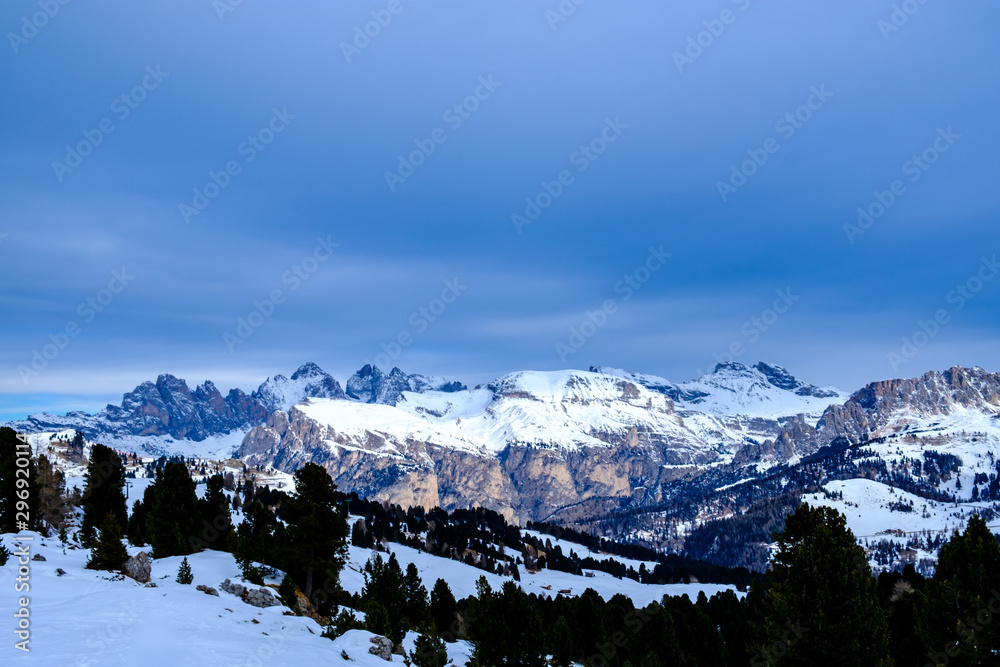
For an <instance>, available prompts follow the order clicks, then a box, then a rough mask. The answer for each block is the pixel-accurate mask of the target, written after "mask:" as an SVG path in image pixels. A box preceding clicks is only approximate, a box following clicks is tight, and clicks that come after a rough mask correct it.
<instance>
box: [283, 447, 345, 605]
mask: <svg viewBox="0 0 1000 667" xmlns="http://www.w3.org/2000/svg"><path fill="white" fill-rule="evenodd" d="M295 489H296V493H295V496H293V497H291V498H286V499H285V500H284V502H283V503H282V518H283V519H285V521H287V523H288V529H287V533H286V535H285V537H286V538H287V539H286V540H283V541H282V545H281V546H282V547H283V548H282V549H281V553H280V566H281V569H283V570H285V571H286V572H288V573H289V574H291V575H292V576H293V578H294V579H295V581H296V583H297V584H298V585H299V588H301V589H302V592H303V594H304V595H305V596H306V597H307V598H309V599H310V600H311V601H313V603H314V604H316V605H317V607H318V608H319V607H331V606H332V604H333V601H332V600H330V598H329V595H327V594H326V593H324V595H323V596H321V597H322V599H319V598H314V596H313V591H314V588H316V584H320V588H322V589H323V590H324V591H329V590H331V589H335V588H336V587H338V586H339V581H340V571H341V569H342V568H343V567H344V560H345V558H346V554H347V537H348V528H347V518H346V517H345V516H344V514H343V512H342V511H341V510H340V507H339V503H338V498H337V493H336V490H337V487H336V485H335V484H334V483H333V480H332V479H330V474H329V473H328V472H327V471H326V469H325V468H322V467H321V466H318V465H316V464H315V463H307V464H305V465H304V466H302V468H300V469H299V470H297V471H296V472H295ZM320 577H321V578H322V579H320ZM324 611H326V610H325V609H320V613H324Z"/></svg>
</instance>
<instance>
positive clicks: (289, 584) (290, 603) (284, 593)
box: [278, 574, 301, 615]
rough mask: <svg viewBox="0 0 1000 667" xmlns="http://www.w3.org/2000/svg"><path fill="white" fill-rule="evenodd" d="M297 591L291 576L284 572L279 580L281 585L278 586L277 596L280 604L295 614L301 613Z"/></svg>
mask: <svg viewBox="0 0 1000 667" xmlns="http://www.w3.org/2000/svg"><path fill="white" fill-rule="evenodd" d="M297 591H298V587H297V586H296V585H295V581H293V580H292V578H291V576H289V575H287V574H286V575H285V576H284V578H283V579H282V580H281V585H280V586H279V587H278V597H279V598H281V602H282V604H284V605H285V606H286V607H288V608H289V609H291V610H292V611H294V612H295V613H296V614H299V615H301V611H300V610H299V599H298V595H297Z"/></svg>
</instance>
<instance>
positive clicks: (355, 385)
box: [347, 364, 466, 405]
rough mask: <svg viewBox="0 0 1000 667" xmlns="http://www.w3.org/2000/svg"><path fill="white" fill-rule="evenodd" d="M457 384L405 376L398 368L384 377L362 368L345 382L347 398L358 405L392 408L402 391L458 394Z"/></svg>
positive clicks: (370, 368) (376, 370)
mask: <svg viewBox="0 0 1000 667" xmlns="http://www.w3.org/2000/svg"><path fill="white" fill-rule="evenodd" d="M465 388H466V386H465V385H464V384H462V383H461V382H449V381H447V380H445V379H444V378H438V377H427V376H425V375H407V374H406V373H404V372H403V371H401V370H400V369H399V368H393V369H392V370H391V371H390V372H389V374H388V375H386V374H385V373H384V372H383V371H382V369H380V368H379V367H378V366H372V365H371V364H365V365H364V366H363V367H362V368H361V370H359V371H358V372H356V373H355V374H354V375H352V376H351V377H350V379H349V380H348V381H347V395H348V396H350V397H351V398H353V399H356V400H359V401H361V402H362V403H378V404H380V405H396V403H397V402H399V400H400V398H402V395H403V392H404V391H409V392H418V393H419V392H424V391H444V392H454V391H462V390H464V389H465Z"/></svg>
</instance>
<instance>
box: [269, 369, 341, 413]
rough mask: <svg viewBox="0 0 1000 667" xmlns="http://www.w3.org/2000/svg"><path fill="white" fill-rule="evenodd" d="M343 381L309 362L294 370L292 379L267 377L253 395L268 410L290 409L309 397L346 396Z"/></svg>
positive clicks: (276, 376)
mask: <svg viewBox="0 0 1000 667" xmlns="http://www.w3.org/2000/svg"><path fill="white" fill-rule="evenodd" d="M344 396H345V394H344V390H343V389H341V388H340V383H339V382H337V381H336V380H334V379H333V376H331V375H330V374H329V373H327V372H326V371H324V370H323V369H322V368H320V367H319V366H317V365H316V364H314V363H312V362H309V363H307V364H303V365H302V366H300V367H299V369H298V370H297V371H295V372H294V373H292V377H291V378H286V377H285V376H284V375H275V376H274V377H273V378H267V380H265V381H264V383H263V384H261V385H260V387H258V388H257V391H255V392H254V393H253V398H255V399H257V401H258V402H260V404H261V405H262V406H264V409H265V410H267V411H268V412H274V411H275V410H285V411H287V410H288V409H289V408H290V407H292V406H293V405H295V404H296V403H298V402H300V401H302V400H303V399H305V398H344Z"/></svg>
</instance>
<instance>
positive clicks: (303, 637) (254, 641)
mask: <svg viewBox="0 0 1000 667" xmlns="http://www.w3.org/2000/svg"><path fill="white" fill-rule="evenodd" d="M19 537H20V538H22V539H19ZM24 537H30V538H31V540H30V542H29V541H28V540H25V539H23V538H24ZM0 539H2V543H3V544H4V545H5V546H6V547H7V548H8V549H10V550H11V551H12V552H16V551H17V550H18V545H22V544H30V545H31V547H30V548H31V553H32V554H34V555H40V556H42V557H43V558H44V559H45V560H44V561H32V562H31V564H30V566H31V591H30V598H31V605H30V609H31V632H32V634H31V643H30V648H31V653H30V655H28V656H24V657H25V658H26V660H25V662H26V663H30V664H37V665H81V666H83V665H136V664H142V665H155V666H159V665H163V666H164V667H167V666H173V665H234V666H237V665H244V666H247V667H251V666H259V665H305V664H310V665H312V664H318V665H326V664H335V665H340V664H344V665H347V664H350V665H360V666H369V667H381V666H382V665H385V664H386V661H385V660H382V659H381V658H379V657H377V656H375V655H371V654H370V653H369V648H370V647H371V646H372V644H371V641H370V639H371V638H372V637H374V635H373V634H372V633H370V632H366V631H363V630H351V631H349V632H347V633H346V634H344V635H343V636H341V637H338V638H337V639H335V640H330V639H327V638H325V637H322V636H321V635H322V632H323V628H322V627H321V626H320V625H319V624H318V623H317V622H316V621H314V620H312V619H310V618H308V617H305V616H294V615H290V614H291V612H290V611H289V610H288V609H287V608H286V607H283V606H274V607H268V608H263V609H261V608H257V607H254V606H250V605H248V604H246V603H244V602H243V601H242V600H241V599H240V598H239V597H237V596H235V595H232V594H230V593H227V592H226V591H224V590H221V588H220V584H221V582H223V581H225V580H226V579H231V580H233V581H238V580H239V578H240V569H239V567H238V565H237V564H236V562H235V560H234V559H233V556H232V554H228V553H222V552H215V551H205V552H202V553H198V554H193V555H191V556H188V557H187V558H188V561H189V563H190V565H191V569H192V574H193V577H194V580H193V582H192V583H191V584H190V585H182V584H178V583H176V581H175V578H176V576H177V571H178V567H179V566H180V562H181V558H180V557H172V558H163V559H157V560H154V561H153V566H152V577H151V583H153V584H155V587H149V586H148V585H142V584H139V583H137V582H135V581H133V580H132V579H128V578H123V577H121V576H120V575H112V574H110V573H108V572H101V571H94V570H87V569H85V567H84V566H85V564H86V561H87V557H88V555H89V552H88V551H86V550H82V549H68V550H66V551H65V553H64V550H63V548H62V547H61V546H60V544H59V540H58V539H54V538H43V537H42V536H41V535H39V534H38V533H28V532H24V533H20V534H19V535H18V536H14V535H9V534H8V535H3V536H2V538H0ZM573 546H574V547H575V548H576V549H577V550H578V551H579V550H581V547H580V546H579V545H573ZM390 547H391V551H392V552H393V553H394V554H395V555H396V557H397V559H398V560H399V562H400V564H401V565H402V566H403V567H404V568H405V567H406V566H407V565H408V564H409V563H411V562H413V563H415V564H416V566H417V568H418V570H419V572H420V575H421V578H422V579H423V581H424V582H425V585H433V583H434V581H436V580H437V579H438V578H443V579H445V580H446V581H447V582H448V583H449V585H450V586H451V588H452V590H453V591H454V593H455V596H456V597H457V598H463V597H466V596H469V595H474V594H475V582H476V580H477V579H478V578H479V577H481V576H486V578H487V579H488V580H489V581H490V584H491V586H493V587H494V588H497V589H498V588H500V587H501V586H502V584H503V582H504V581H509V580H510V579H509V578H505V577H501V576H498V575H494V574H488V573H484V572H483V571H482V570H480V569H477V568H475V567H472V566H469V565H465V564H463V563H461V562H457V561H453V560H448V559H444V558H439V557H436V556H432V555H429V554H427V553H423V552H419V551H416V550H414V549H410V548H408V547H405V546H401V545H390ZM140 550H141V549H140V548H137V547H130V548H129V553H130V555H135V554H136V553H138V552H139V551H140ZM583 551H586V550H585V549H584V550H583ZM371 557H373V554H372V552H370V551H368V550H364V549H359V548H357V547H350V548H349V560H348V563H347V566H346V567H345V569H344V571H343V572H342V574H341V584H342V586H343V587H344V589H345V590H347V591H349V592H354V593H360V592H361V588H362V586H363V584H364V580H363V576H362V574H361V571H362V569H363V566H364V563H365V562H366V561H367V560H368V559H369V558H371ZM381 557H383V558H386V557H388V554H382V555H381ZM618 560H622V559H618ZM16 561H17V559H16V558H12V559H11V560H10V562H8V563H7V565H5V566H3V567H0V587H2V588H4V589H11V590H12V589H13V582H14V578H15V577H16V576H17V567H18V565H17V562H16ZM60 570H61V571H62V574H60V573H59V571H60ZM524 579H525V581H522V584H521V585H522V587H523V588H524V589H525V590H527V591H528V592H533V593H536V594H539V595H546V596H552V595H556V594H558V593H557V592H558V591H560V590H571V591H572V593H569V594H571V595H572V594H575V595H579V594H580V593H582V592H583V590H584V587H589V588H593V589H594V590H596V591H597V592H598V593H599V594H600V595H601V596H602V597H604V598H605V599H610V598H611V597H612V596H613V595H615V594H616V593H621V594H624V595H626V596H628V597H630V598H632V600H633V601H634V602H635V604H636V605H646V604H648V603H649V602H652V601H654V600H659V599H660V598H661V597H662V596H663V595H688V596H689V597H690V598H691V599H694V598H696V597H697V595H698V593H699V591H704V592H705V593H706V594H707V595H709V596H711V595H713V594H715V593H716V592H719V591H721V590H726V589H731V587H727V586H718V585H711V584H688V585H685V584H676V585H664V586H655V585H643V584H638V583H637V582H633V581H631V580H628V579H625V580H618V579H615V578H614V577H611V576H610V575H607V574H605V573H603V572H596V573H594V576H593V577H580V576H574V575H570V574H566V573H562V572H551V571H543V572H540V573H539V574H538V575H537V577H535V576H529V575H525V576H524ZM278 581H279V580H278V579H277V578H273V577H272V578H271V579H269V580H268V581H267V583H269V584H271V585H274V586H276V585H277V584H278ZM198 585H203V586H206V587H211V588H214V589H216V592H217V593H218V596H213V595H208V594H206V593H203V592H201V591H199V590H197V586H198ZM15 600H16V598H15V596H14V595H3V596H0V615H3V616H4V617H5V618H12V615H13V613H14V612H15V610H16V607H15V605H16V604H17V602H16V601H15ZM359 616H360V614H359ZM415 638H416V635H415V634H414V633H412V632H411V633H409V634H408V635H407V637H406V639H405V640H404V642H403V646H404V648H405V649H406V650H408V651H412V650H413V648H414V641H415ZM8 650H10V649H8ZM448 652H449V660H450V662H449V664H455V665H464V664H466V662H467V661H468V660H469V658H470V656H471V646H470V645H469V644H468V643H467V642H464V641H458V642H454V643H450V644H448ZM345 654H346V656H347V658H348V659H345V657H344V656H345ZM18 657H19V656H18ZM391 662H394V663H399V664H402V662H403V657H402V656H399V655H394V656H392V660H391ZM4 664H14V662H13V658H12V659H11V662H10V663H7V662H5V663H4Z"/></svg>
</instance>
